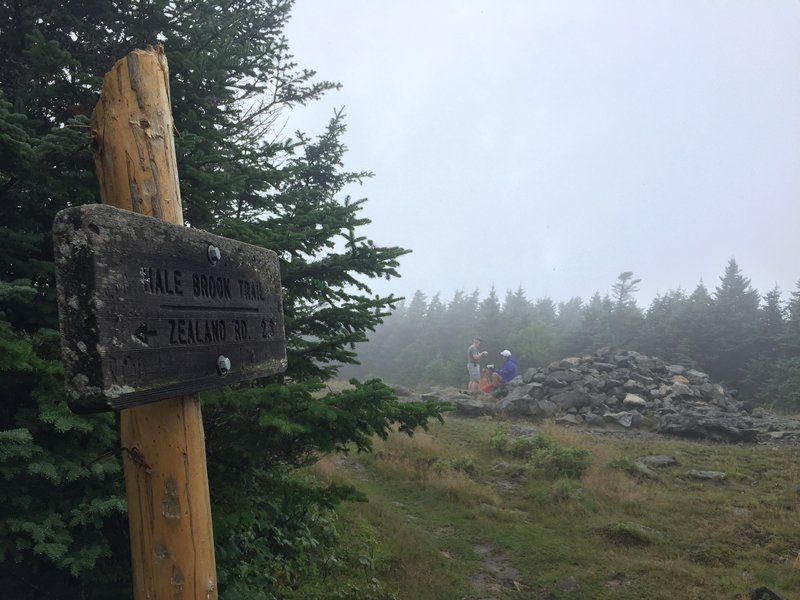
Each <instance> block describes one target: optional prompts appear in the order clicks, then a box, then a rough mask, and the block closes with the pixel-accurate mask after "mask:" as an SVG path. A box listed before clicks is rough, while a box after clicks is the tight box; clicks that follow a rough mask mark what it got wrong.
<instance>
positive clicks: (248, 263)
mask: <svg viewBox="0 0 800 600" xmlns="http://www.w3.org/2000/svg"><path fill="white" fill-rule="evenodd" d="M53 235H54V247H55V254H56V266H57V286H58V303H59V313H60V315H61V330H62V354H63V358H64V364H65V368H66V387H67V395H68V402H69V405H70V407H71V408H72V409H73V410H74V411H76V412H95V411H101V410H109V409H114V410H118V409H122V408H129V407H132V406H137V405H141V404H146V403H148V402H153V401H156V400H162V399H165V398H171V397H174V396H178V395H183V394H189V393H193V392H197V391H200V390H203V389H208V388H213V387H218V386H222V385H227V384H230V383H236V382H238V381H243V380H246V379H253V378H256V377H264V376H266V375H271V374H274V373H279V372H282V371H284V370H285V369H286V345H285V338H284V329H283V312H282V307H281V284H280V273H279V270H278V259H277V256H276V255H275V253H274V252H272V251H271V250H266V249H264V248H259V247H256V246H252V245H250V244H245V243H242V242H237V241H234V240H230V239H227V238H223V237H219V236H216V235H212V234H209V233H206V232H204V231H200V230H196V229H189V228H186V227H182V226H180V225H173V224H170V223H168V222H166V221H161V220H156V219H152V218H150V217H145V216H142V215H137V214H135V213H132V212H129V211H124V210H120V209H117V208H113V207H111V206H104V205H88V206H80V207H75V208H70V209H67V210H64V211H62V212H60V213H59V214H58V215H57V217H56V220H55V224H54V227H53Z"/></svg>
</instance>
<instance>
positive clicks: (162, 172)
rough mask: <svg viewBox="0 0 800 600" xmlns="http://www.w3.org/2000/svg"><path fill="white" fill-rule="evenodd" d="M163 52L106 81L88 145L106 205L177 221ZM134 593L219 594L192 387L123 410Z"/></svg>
mask: <svg viewBox="0 0 800 600" xmlns="http://www.w3.org/2000/svg"><path fill="white" fill-rule="evenodd" d="M172 128H173V123H172V111H171V109H170V99H169V71H168V68H167V60H166V58H165V56H164V54H163V51H162V50H161V49H160V48H159V49H158V50H153V49H148V50H135V51H133V52H131V53H130V54H129V55H128V56H127V57H125V58H123V59H121V60H119V61H118V62H117V63H116V64H115V65H114V67H113V68H112V69H111V71H109V72H108V73H107V74H106V76H105V78H104V80H103V92H102V96H101V97H100V100H99V102H98V104H97V106H96V108H95V110H94V112H93V114H92V145H93V148H94V153H95V165H96V167H97V176H98V180H99V183H100V195H101V198H102V200H103V202H104V203H105V204H110V205H112V206H115V207H117V208H123V209H127V210H131V211H133V212H136V213H141V214H145V215H149V216H152V217H155V218H159V219H164V220H167V221H170V222H172V223H178V224H180V223H183V215H182V210H181V197H180V190H179V187H178V172H177V167H176V159H175V146H174V140H173V134H172ZM120 419H121V425H120V435H121V440H122V446H123V449H124V451H123V454H122V455H123V462H124V468H125V488H126V492H127V496H128V515H129V519H130V533H131V555H132V561H133V579H134V581H133V583H134V597H135V598H136V599H137V600H145V599H147V600H162V599H166V598H184V599H187V600H188V599H201V598H204V599H216V598H217V577H216V567H215V562H214V536H213V531H212V526H211V507H210V501H209V493H208V474H207V472H206V454H205V438H204V433H203V420H202V416H201V412H200V403H199V400H198V397H197V396H196V395H192V396H181V397H178V398H172V399H169V400H162V401H160V402H156V403H153V404H148V405H145V406H140V407H136V408H131V409H127V410H123V411H121V413H120Z"/></svg>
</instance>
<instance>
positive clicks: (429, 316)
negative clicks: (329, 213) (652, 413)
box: [343, 259, 800, 410]
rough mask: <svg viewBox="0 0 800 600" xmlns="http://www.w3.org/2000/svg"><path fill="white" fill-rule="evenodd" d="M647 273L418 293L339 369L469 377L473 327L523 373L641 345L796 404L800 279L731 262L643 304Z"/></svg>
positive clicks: (427, 378)
mask: <svg viewBox="0 0 800 600" xmlns="http://www.w3.org/2000/svg"><path fill="white" fill-rule="evenodd" d="M639 282H640V280H639V279H636V278H635V277H634V275H633V273H631V272H629V271H626V272H624V273H621V274H620V275H619V277H618V278H617V281H616V282H615V283H614V284H613V285H612V287H611V289H610V291H608V292H607V293H605V294H602V295H601V294H600V292H596V293H595V294H594V295H593V296H592V297H591V298H589V300H588V301H584V300H583V299H581V298H572V299H570V300H568V301H563V302H555V301H553V300H552V299H550V298H547V297H545V298H539V299H536V300H533V299H529V298H528V297H527V296H526V293H525V291H524V290H523V289H521V288H520V289H517V290H516V291H513V292H512V291H508V292H506V294H505V297H504V298H503V299H502V300H501V299H500V297H499V296H498V294H497V292H496V290H495V289H494V288H492V289H491V290H490V291H489V294H488V295H487V296H486V297H484V298H483V299H481V297H480V294H479V292H478V291H477V290H476V291H474V292H472V293H466V292H464V291H457V292H456V293H455V294H454V296H453V298H452V299H451V300H449V301H443V300H442V299H441V297H440V296H439V294H436V295H434V296H433V297H431V298H428V297H427V296H426V295H425V294H424V293H423V292H421V291H417V292H416V293H415V294H414V296H413V297H412V298H411V299H409V300H407V301H405V302H403V303H401V304H400V305H399V306H398V308H397V310H396V311H395V312H394V313H393V314H392V315H391V316H389V317H387V318H386V319H385V320H384V322H383V323H382V324H381V325H380V326H379V327H378V328H377V329H376V331H375V332H374V333H373V334H372V335H371V336H370V341H369V342H368V343H365V344H362V345H360V346H359V353H358V359H359V361H360V363H361V364H360V366H358V367H348V368H347V369H346V371H345V372H343V374H344V375H347V376H354V377H360V378H363V377H367V376H372V375H374V376H379V377H381V378H383V379H384V380H386V381H388V382H391V383H396V384H401V385H406V386H417V385H421V384H428V385H450V386H459V387H464V386H465V385H466V379H467V372H466V351H467V346H468V345H469V344H470V343H471V341H472V338H473V337H474V336H480V337H481V338H482V340H483V344H482V346H481V348H482V349H484V350H488V351H489V355H488V357H487V359H486V360H485V362H484V364H492V363H496V364H500V363H501V362H502V358H501V357H500V352H501V351H502V350H504V349H508V350H511V352H513V354H514V355H515V356H516V358H517V360H518V362H519V365H520V369H521V372H524V370H525V369H526V368H529V367H534V366H537V367H538V366H544V365H547V364H548V363H550V362H552V361H554V360H556V359H560V358H563V357H566V356H575V355H583V354H589V353H592V352H593V351H595V350H597V349H599V348H602V347H604V346H612V347H615V348H620V349H625V350H636V351H638V352H642V353H644V354H647V355H650V356H657V357H659V358H661V359H663V360H665V361H667V362H669V363H676V364H682V365H684V366H687V367H692V368H695V369H699V370H702V371H705V372H707V373H708V374H709V375H710V376H711V377H712V378H714V379H715V380H719V381H722V382H724V383H725V384H726V385H728V386H729V387H732V388H737V389H739V391H740V394H742V397H745V396H746V397H747V398H748V399H751V400H753V401H755V402H758V403H760V404H765V405H771V406H775V407H777V408H781V409H785V410H796V409H797V408H800V282H798V284H797V286H796V288H795V290H794V291H793V292H792V293H791V294H790V295H789V298H788V300H784V299H783V298H782V294H781V291H780V290H779V289H778V288H777V287H776V288H774V289H772V290H770V291H768V292H766V293H764V294H761V293H759V291H758V290H756V289H754V288H753V287H752V285H751V282H750V279H749V278H748V277H746V276H745V275H743V274H742V272H741V270H740V268H739V266H738V265H737V263H736V261H735V260H734V259H731V260H730V262H729V263H728V264H727V266H726V267H725V271H724V273H723V275H722V276H721V277H720V279H719V283H718V285H717V286H716V287H715V288H714V289H713V290H709V289H708V288H707V287H706V286H705V285H704V284H703V283H702V282H701V283H699V284H698V285H697V287H696V288H695V289H694V290H693V291H691V292H687V291H685V290H682V289H680V288H679V289H676V290H670V291H668V292H667V293H665V294H662V295H659V296H657V297H656V298H655V299H654V300H653V301H652V302H651V303H650V306H648V307H647V308H642V307H640V306H638V305H637V303H636V300H635V298H634V294H635V293H636V292H637V291H638V287H637V286H638V284H639Z"/></svg>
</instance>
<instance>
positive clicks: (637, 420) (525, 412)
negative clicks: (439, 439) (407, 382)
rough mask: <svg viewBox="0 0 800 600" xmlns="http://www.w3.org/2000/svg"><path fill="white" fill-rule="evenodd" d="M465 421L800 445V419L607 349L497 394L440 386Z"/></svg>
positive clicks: (431, 395) (694, 374) (436, 392)
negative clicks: (551, 423)
mask: <svg viewBox="0 0 800 600" xmlns="http://www.w3.org/2000/svg"><path fill="white" fill-rule="evenodd" d="M421 399H422V400H426V399H431V400H434V399H435V400H442V401H445V402H451V403H452V404H454V405H455V407H456V410H457V411H458V413H459V414H461V415H462V416H467V417H482V416H500V417H507V418H512V419H513V418H522V419H535V420H539V419H554V420H555V421H556V422H558V423H561V424H564V425H567V426H570V425H571V426H578V427H588V428H593V429H597V428H613V429H622V430H624V429H641V430H648V431H655V432H657V433H662V434H667V435H674V436H680V437H688V438H697V439H705V440H717V441H724V442H753V441H762V440H763V441H768V442H773V443H779V444H782V443H786V444H791V445H795V444H797V443H800V421H794V420H790V419H786V418H782V417H778V416H776V415H771V414H768V413H767V412H766V411H764V410H763V409H761V408H755V409H754V410H752V412H748V410H745V408H746V405H745V403H743V402H741V401H740V400H738V399H737V398H734V397H733V395H732V394H731V393H730V392H729V390H727V389H726V388H725V386H724V385H722V384H721V383H715V382H712V381H711V380H710V378H709V376H708V375H706V374H705V373H702V372H700V371H697V370H694V369H688V368H686V367H684V366H682V365H675V364H668V363H666V362H664V361H663V360H661V359H658V358H653V357H650V356H645V355H644V354H641V353H639V352H633V351H626V350H615V349H612V348H602V349H600V350H598V351H597V352H595V353H594V354H592V355H589V356H580V357H569V358H564V359H562V360H559V361H555V362H553V363H551V364H549V365H547V366H546V367H543V368H533V369H529V370H528V371H526V372H525V373H524V374H523V375H522V376H521V377H518V378H517V379H515V380H514V381H512V382H511V383H509V384H507V385H506V386H504V387H503V388H501V389H500V390H497V391H496V392H495V393H494V394H493V395H492V396H489V395H485V394H479V395H477V396H470V395H467V394H466V392H459V391H458V390H455V389H452V388H436V389H432V390H429V391H428V392H427V393H422V394H421Z"/></svg>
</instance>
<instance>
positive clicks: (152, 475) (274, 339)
mask: <svg viewBox="0 0 800 600" xmlns="http://www.w3.org/2000/svg"><path fill="white" fill-rule="evenodd" d="M168 80H169V75H168V69H167V62H166V58H165V57H164V55H163V52H161V51H159V50H152V49H148V50H137V51H134V52H132V53H131V54H129V55H128V56H127V57H125V58H123V59H122V60H120V61H118V62H117V64H116V65H114V68H113V69H112V70H111V71H110V72H109V73H108V74H106V76H105V79H104V81H103V92H102V96H101V98H100V101H99V102H98V104H97V107H96V108H95V111H94V113H93V115H92V137H93V146H94V151H95V164H96V166H97V172H98V178H99V181H100V190H101V198H102V200H103V202H104V203H105V204H107V205H110V206H103V205H92V206H83V207H76V208H72V209H67V210H66V211H63V212H62V213H59V215H58V216H57V217H56V222H55V224H54V228H53V230H54V242H55V248H56V265H57V282H58V292H59V294H58V295H59V313H60V320H61V330H62V354H63V358H64V363H65V371H66V387H67V395H68V402H69V404H70V407H71V408H72V409H73V410H75V411H77V412H92V411H98V410H119V411H120V423H121V425H120V427H121V430H120V436H121V444H122V448H123V453H122V456H123V463H124V469H125V486H126V492H127V496H128V512H129V519H130V533H131V553H132V561H133V578H134V582H133V583H134V594H135V598H137V599H141V600H144V599H148V600H159V599H162V598H186V599H189V598H205V599H210V598H217V580H216V567H215V561H214V538H213V531H212V526H211V511H210V502H209V493H208V475H207V473H206V461H205V439H204V433H203V422H202V416H201V413H200V404H199V401H198V397H197V395H196V392H198V391H200V390H203V389H207V388H211V387H216V386H220V385H227V384H229V383H235V382H237V381H242V380H245V379H252V378H255V377H263V376H265V375H269V374H272V373H278V372H281V371H283V370H284V369H285V368H286V352H285V339H284V331H283V316H282V309H281V294H280V290H281V287H280V274H279V271H278V261H277V257H276V255H275V254H274V253H273V252H271V251H268V250H264V249H262V248H257V247H255V246H251V245H248V244H243V243H240V242H236V241H233V240H228V239H225V238H221V237H218V236H214V235H211V234H208V233H205V232H203V231H199V230H193V229H189V228H186V227H182V223H183V217H182V210H181V199H180V190H179V187H178V174H177V169H176V159H175V148H174V142H173V134H172V129H173V123H172V113H171V109H170V102H169V83H168ZM113 207H116V208H113ZM119 209H123V210H119ZM134 213H140V214H134ZM152 217H155V218H152ZM158 219H161V220H158Z"/></svg>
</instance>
